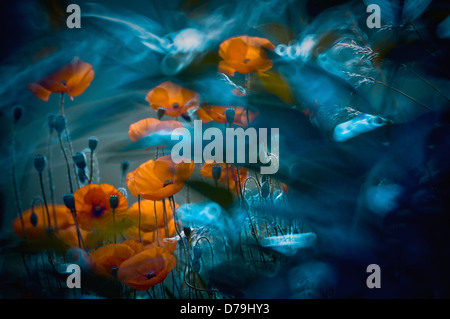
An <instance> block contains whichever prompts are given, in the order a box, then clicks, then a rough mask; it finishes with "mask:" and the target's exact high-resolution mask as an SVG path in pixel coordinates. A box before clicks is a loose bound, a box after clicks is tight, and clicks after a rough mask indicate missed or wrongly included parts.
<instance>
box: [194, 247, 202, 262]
mask: <svg viewBox="0 0 450 319" xmlns="http://www.w3.org/2000/svg"><path fill="white" fill-rule="evenodd" d="M202 252H203V248H202V246H200V245H195V246H194V260H198V259H200V258H201V257H202Z"/></svg>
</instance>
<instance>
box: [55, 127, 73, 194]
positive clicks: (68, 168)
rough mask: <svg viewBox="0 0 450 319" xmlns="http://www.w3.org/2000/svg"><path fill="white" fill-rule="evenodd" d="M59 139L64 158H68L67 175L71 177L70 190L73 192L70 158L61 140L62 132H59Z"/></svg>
mask: <svg viewBox="0 0 450 319" xmlns="http://www.w3.org/2000/svg"><path fill="white" fill-rule="evenodd" d="M58 140H59V145H60V146H61V151H62V153H63V155H64V159H65V160H66V165H67V175H68V178H69V188H70V192H71V193H73V187H72V176H71V174H70V164H69V159H68V158H67V154H66V151H65V149H64V145H63V142H62V140H61V134H58Z"/></svg>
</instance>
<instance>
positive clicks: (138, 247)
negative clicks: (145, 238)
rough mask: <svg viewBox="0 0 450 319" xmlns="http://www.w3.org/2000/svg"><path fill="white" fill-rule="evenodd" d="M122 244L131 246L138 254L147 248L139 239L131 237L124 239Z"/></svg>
mask: <svg viewBox="0 0 450 319" xmlns="http://www.w3.org/2000/svg"><path fill="white" fill-rule="evenodd" d="M122 244H124V245H127V246H130V247H131V249H133V250H134V252H135V253H136V254H139V253H140V252H141V251H143V250H145V247H144V245H143V244H142V243H141V242H139V241H137V240H133V239H129V240H126V241H124V242H123V243H122Z"/></svg>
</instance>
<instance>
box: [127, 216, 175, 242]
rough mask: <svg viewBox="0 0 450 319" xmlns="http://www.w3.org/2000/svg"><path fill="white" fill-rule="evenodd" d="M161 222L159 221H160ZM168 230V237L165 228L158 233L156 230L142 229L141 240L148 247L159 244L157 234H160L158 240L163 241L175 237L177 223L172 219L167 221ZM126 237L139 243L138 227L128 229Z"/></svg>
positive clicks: (159, 228) (159, 229)
mask: <svg viewBox="0 0 450 319" xmlns="http://www.w3.org/2000/svg"><path fill="white" fill-rule="evenodd" d="M158 222H159V220H158ZM167 228H168V231H169V233H168V235H167V236H166V229H165V227H164V226H163V227H158V232H156V229H155V230H153V231H147V232H146V231H142V229H141V240H142V243H143V244H144V245H148V244H151V243H154V242H157V240H156V234H158V238H159V240H160V241H161V240H163V239H165V238H168V237H173V236H175V234H176V229H175V221H174V220H173V218H172V219H170V220H168V221H167ZM125 235H126V236H127V238H131V239H132V240H137V241H139V228H138V226H132V227H130V228H128V229H127V230H126V231H125Z"/></svg>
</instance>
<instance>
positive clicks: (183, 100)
mask: <svg viewBox="0 0 450 319" xmlns="http://www.w3.org/2000/svg"><path fill="white" fill-rule="evenodd" d="M145 100H146V101H147V102H148V103H149V104H150V107H151V108H152V109H154V110H155V111H157V110H158V108H163V109H164V111H165V113H164V114H165V115H167V116H171V117H177V116H181V115H183V114H184V113H186V111H187V110H189V109H191V108H194V107H197V106H198V103H199V95H198V94H197V93H196V92H194V91H191V90H189V89H186V88H184V87H182V86H180V85H178V84H175V83H173V82H171V81H167V82H164V83H161V84H160V85H158V86H157V87H155V88H153V89H152V90H150V91H149V92H148V93H147V96H146V97H145Z"/></svg>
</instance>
